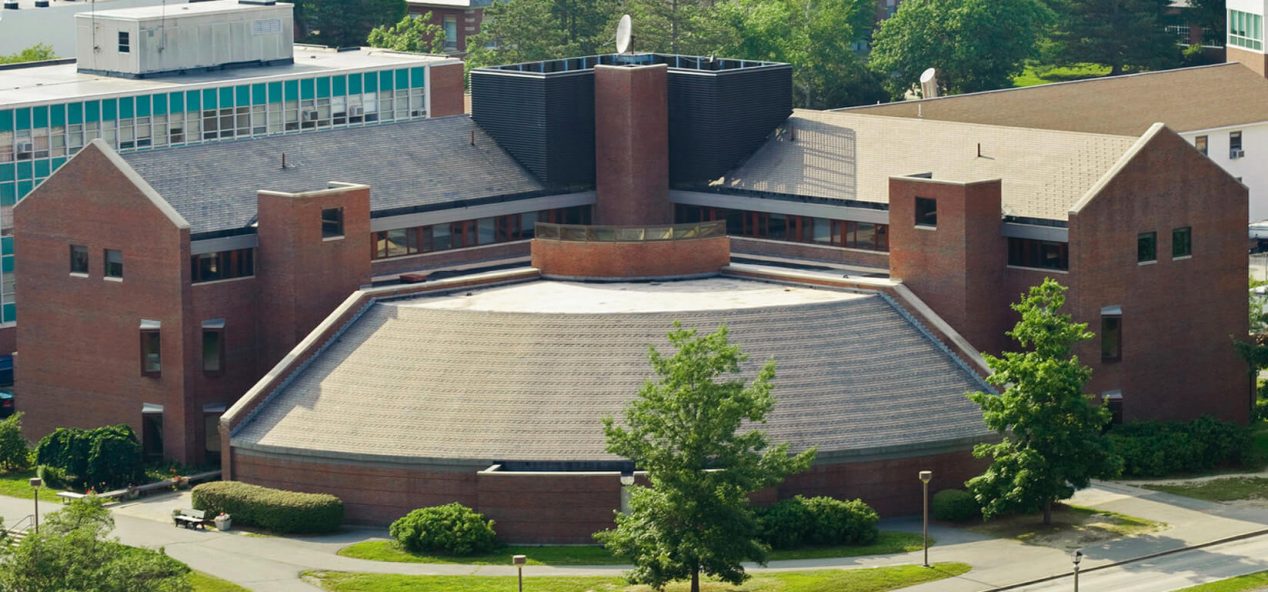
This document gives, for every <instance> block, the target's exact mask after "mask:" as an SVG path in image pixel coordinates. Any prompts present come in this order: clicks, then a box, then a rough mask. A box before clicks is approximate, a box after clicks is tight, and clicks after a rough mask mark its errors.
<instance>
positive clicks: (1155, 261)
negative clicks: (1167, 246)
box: [1136, 259, 1158, 266]
mask: <svg viewBox="0 0 1268 592" xmlns="http://www.w3.org/2000/svg"><path fill="white" fill-rule="evenodd" d="M1157 263H1158V260H1157V259H1152V260H1150V261H1137V262H1136V265H1137V266H1141V265H1154V264H1157Z"/></svg>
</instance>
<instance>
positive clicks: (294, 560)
mask: <svg viewBox="0 0 1268 592" xmlns="http://www.w3.org/2000/svg"><path fill="white" fill-rule="evenodd" d="M1073 501H1074V503H1076V504H1078V505H1082V506H1091V507H1096V508H1099V509H1104V510H1109V511H1114V512H1120V513H1123V514H1128V515H1132V516H1138V517H1142V518H1148V519H1150V520H1155V521H1159V522H1165V523H1167V525H1168V526H1167V527H1165V528H1164V529H1162V530H1160V531H1156V532H1153V533H1148V534H1145V535H1141V536H1135V537H1130V538H1126V539H1118V540H1113V541H1108V542H1105V543H1101V544H1097V545H1093V546H1089V547H1085V548H1084V549H1083V551H1084V553H1085V554H1086V560H1085V561H1084V563H1083V567H1084V569H1088V568H1093V567H1096V566H1100V565H1107V564H1111V563H1115V562H1119V561H1123V560H1126V559H1131V558H1136V557H1140V556H1143V555H1148V554H1151V553H1156V552H1159V551H1167V550H1172V549H1181V548H1184V547H1187V546H1192V545H1195V544H1201V543H1206V542H1209V541H1213V540H1218V539H1222V538H1226V537H1229V536H1234V535H1240V534H1245V533H1250V532H1255V531H1261V530H1268V512H1265V511H1263V510H1262V509H1254V508H1238V507H1232V506H1226V505H1222V504H1214V503H1210V502H1204V501H1200V500H1194V499H1189V498H1183V497H1178V496H1173V495H1169V494H1165V493H1161V492H1155V491H1149V490H1145V489H1141V488H1138V487H1134V486H1131V485H1125V484H1121V483H1096V484H1094V486H1093V487H1092V488H1089V489H1087V490H1084V491H1082V492H1079V494H1077V495H1076V496H1075V498H1074V500H1073ZM50 506H52V507H50ZM189 506H190V503H189V493H188V492H184V493H180V494H176V493H173V494H165V495H160V496H154V497H150V498H147V499H145V500H143V501H138V502H132V503H128V504H123V505H120V506H116V507H115V508H114V514H115V525H116V528H115V535H116V536H118V537H119V538H120V540H122V541H123V542H124V543H126V544H130V545H138V546H147V547H163V548H164V549H165V550H166V551H167V553H168V554H169V555H171V556H172V557H175V558H176V559H179V560H181V561H184V562H185V563H187V564H189V565H190V567H193V568H194V569H197V570H199V571H204V572H207V573H210V574H213V575H216V576H218V577H221V578H224V579H226V580H229V581H232V582H236V583H238V584H241V585H243V586H246V587H248V588H250V589H253V590H269V591H274V590H276V591H281V592H287V591H291V590H305V591H312V590H317V588H315V587H313V586H311V585H309V584H307V583H305V582H303V581H301V580H300V579H299V573H300V572H302V571H304V570H310V569H325V570H339V571H363V572H374V573H398V574H417V575H466V574H480V575H514V573H515V571H514V568H512V567H511V566H471V565H429V564H407V563H387V562H378V561H366V560H360V559H351V558H347V557H340V556H338V555H336V554H335V553H336V551H338V549H339V548H341V547H343V546H345V545H348V544H350V543H354V542H359V541H364V540H371V539H382V538H386V536H387V533H386V531H385V530H384V529H350V530H347V531H345V532H342V533H339V534H336V535H329V536H320V537H285V538H283V537H267V536H258V535H250V534H246V533H243V532H240V531H239V532H229V533H220V532H215V531H209V532H202V531H192V530H187V529H183V528H175V527H174V526H173V525H172V522H171V517H170V516H171V510H172V509H174V508H181V507H189ZM57 507H58V505H57V504H47V503H41V510H43V511H50V510H53V509H55V508H57ZM30 513H31V501H30V500H22V499H18V498H10V497H4V496H0V515H3V516H4V518H5V520H6V522H7V523H10V524H11V523H13V522H14V521H16V520H18V519H20V518H21V517H22V516H25V515H27V514H30ZM882 527H883V528H885V529H891V530H907V531H911V532H919V531H920V522H919V520H918V519H898V520H886V521H884V523H883V524H882ZM930 534H931V535H932V536H933V537H934V538H935V539H936V540H937V541H938V544H937V545H935V546H934V547H932V548H931V549H930V551H929V558H930V561H933V562H940V561H961V562H964V563H968V564H969V565H971V566H973V570H972V571H970V572H969V573H967V574H965V575H963V576H958V577H955V578H951V579H947V580H942V581H938V582H934V583H930V584H926V585H922V586H916V587H913V588H910V590H912V591H917V592H935V591H936V592H976V591H979V590H988V589H991V588H996V587H1001V586H1006V585H1011V584H1017V583H1021V582H1026V581H1030V580H1034V579H1038V578H1042V577H1045V576H1057V575H1063V574H1067V573H1069V571H1070V557H1069V553H1068V551H1067V550H1065V549H1053V548H1048V547H1040V546H1036V545H1027V544H1024V543H1021V542H1018V541H1015V540H1011V539H988V538H986V537H984V536H981V535H978V534H976V533H973V532H970V531H967V530H963V529H956V528H948V527H944V526H940V525H933V526H931V528H930ZM920 561H921V554H920V552H915V553H906V554H897V555H878V556H869V557H853V558H835V559H807V560H797V561H778V562H772V563H771V564H770V565H769V566H768V567H767V568H760V567H756V566H753V569H754V570H755V571H758V570H763V569H769V570H778V571H787V570H800V569H831V568H838V569H839V568H852V567H873V566H884V565H899V564H913V563H915V564H919V563H920ZM621 571H623V568H622V567H619V566H602V567H547V566H533V567H530V568H528V569H527V570H526V573H525V576H526V577H531V576H534V575H616V574H619V573H620V572H621Z"/></svg>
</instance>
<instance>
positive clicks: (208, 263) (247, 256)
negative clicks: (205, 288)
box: [189, 249, 255, 284]
mask: <svg viewBox="0 0 1268 592" xmlns="http://www.w3.org/2000/svg"><path fill="white" fill-rule="evenodd" d="M253 275H255V249H235V250H232V251H219V252H216V253H202V254H199V255H193V256H191V257H190V258H189V281H190V283H194V284H197V283H200V282H214V281H216V280H227V279H232V278H240V277H248V276H253Z"/></svg>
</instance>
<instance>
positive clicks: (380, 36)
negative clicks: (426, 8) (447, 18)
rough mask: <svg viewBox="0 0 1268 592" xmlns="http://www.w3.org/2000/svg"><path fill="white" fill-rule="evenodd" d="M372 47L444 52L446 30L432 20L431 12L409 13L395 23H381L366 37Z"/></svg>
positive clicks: (419, 51)
mask: <svg viewBox="0 0 1268 592" xmlns="http://www.w3.org/2000/svg"><path fill="white" fill-rule="evenodd" d="M366 43H368V44H369V46H370V47H382V48H384V49H391V50H393V51H411V52H414V53H444V51H445V30H444V29H443V28H441V26H440V25H437V24H436V23H433V22H431V13H430V12H427V13H424V14H422V15H421V16H418V17H414V16H410V15H407V16H405V18H402V19H401V20H400V21H397V23H396V24H394V25H390V26H389V25H379V26H377V27H375V28H374V29H372V30H371V31H370V35H369V36H368V37H367V38H366Z"/></svg>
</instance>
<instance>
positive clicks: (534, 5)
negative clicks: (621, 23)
mask: <svg viewBox="0 0 1268 592" xmlns="http://www.w3.org/2000/svg"><path fill="white" fill-rule="evenodd" d="M618 8H619V7H618V6H617V5H616V4H615V3H613V2H605V1H603V0H494V2H493V4H491V5H490V6H489V7H488V8H485V9H484V20H483V21H482V24H481V26H480V32H479V33H477V34H476V35H473V36H471V37H469V38H468V39H467V51H468V54H467V65H468V67H477V68H478V67H481V66H490V65H495V64H515V63H520V62H532V61H537V60H553V59H558V58H565V57H576V56H586V55H594V54H597V53H612V52H614V51H616V49H615V46H614V45H613V43H614V40H615V38H616V37H615V35H616V19H618V18H620V13H619V11H618Z"/></svg>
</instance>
